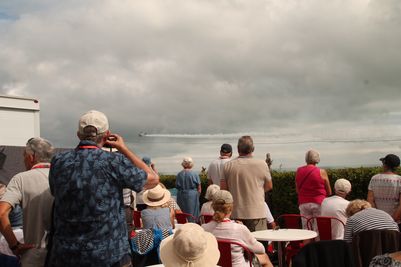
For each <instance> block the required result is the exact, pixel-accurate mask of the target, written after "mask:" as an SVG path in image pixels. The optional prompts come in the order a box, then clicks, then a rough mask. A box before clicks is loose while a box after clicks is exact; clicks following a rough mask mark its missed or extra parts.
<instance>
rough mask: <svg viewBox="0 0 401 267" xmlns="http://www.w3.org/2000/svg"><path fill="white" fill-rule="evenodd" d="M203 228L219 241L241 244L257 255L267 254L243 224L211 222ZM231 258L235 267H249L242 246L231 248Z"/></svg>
mask: <svg viewBox="0 0 401 267" xmlns="http://www.w3.org/2000/svg"><path fill="white" fill-rule="evenodd" d="M201 226H202V228H203V229H204V230H205V231H207V232H209V233H212V234H213V235H214V236H215V237H216V238H217V239H219V238H220V239H229V240H232V241H235V242H238V243H241V244H243V245H244V246H245V247H247V248H248V249H249V250H250V251H252V252H254V253H256V254H262V253H265V248H264V247H263V244H262V243H260V242H258V241H257V240H256V239H255V237H253V235H252V234H251V232H250V231H249V230H248V228H246V226H245V225H243V224H239V223H235V222H234V221H229V222H221V223H218V222H216V221H211V222H209V223H206V224H202V225H201ZM231 256H232V266H233V267H243V266H249V263H246V262H245V258H244V253H243V249H242V248H241V247H240V246H238V245H232V246H231Z"/></svg>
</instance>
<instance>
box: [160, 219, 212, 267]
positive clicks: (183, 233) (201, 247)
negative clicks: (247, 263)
mask: <svg viewBox="0 0 401 267" xmlns="http://www.w3.org/2000/svg"><path fill="white" fill-rule="evenodd" d="M219 258H220V251H219V248H218V246H217V240H216V238H215V237H214V235H212V234H211V233H208V232H206V231H205V230H203V228H202V227H200V226H199V225H197V224H194V223H186V224H184V225H182V226H181V227H180V228H179V229H178V230H177V231H176V232H175V234H174V235H172V236H169V237H167V238H166V239H164V240H163V241H162V242H161V244H160V259H161V261H162V263H163V264H164V266H166V267H208V266H216V264H217V262H218V261H219Z"/></svg>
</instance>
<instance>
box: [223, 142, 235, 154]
mask: <svg viewBox="0 0 401 267" xmlns="http://www.w3.org/2000/svg"><path fill="white" fill-rule="evenodd" d="M220 152H223V153H231V152H233V148H232V147H231V145H230V144H222V145H221V148H220Z"/></svg>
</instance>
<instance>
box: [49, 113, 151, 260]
mask: <svg viewBox="0 0 401 267" xmlns="http://www.w3.org/2000/svg"><path fill="white" fill-rule="evenodd" d="M77 135H78V137H79V139H80V143H79V145H78V146H77V148H76V149H74V150H71V151H67V152H63V153H60V154H57V155H56V156H55V157H54V158H53V160H52V166H51V169H50V175H49V182H50V189H51V192H52V194H53V196H54V233H53V246H52V252H51V257H50V262H49V265H50V266H54V267H57V266H98V267H99V266H108V267H109V266H131V257H130V247H129V243H128V239H127V225H126V223H125V213H124V203H123V190H122V189H123V188H130V189H132V190H134V191H136V192H139V191H141V190H142V188H143V187H144V186H145V187H147V188H150V187H154V186H155V185H156V184H158V183H159V177H158V175H157V174H155V173H154V172H153V171H152V169H151V168H150V167H148V166H147V165H146V164H145V163H144V162H143V161H142V160H141V159H140V158H138V156H136V155H135V154H134V153H133V152H131V151H130V150H129V149H128V148H127V146H126V145H125V143H124V140H123V138H122V137H121V136H119V135H117V134H112V133H110V131H109V123H108V120H107V117H106V116H105V115H104V114H103V113H101V112H99V111H95V110H92V111H89V112H87V113H85V114H84V115H83V116H82V117H81V118H80V120H79V124H78V133H77ZM105 144H106V145H108V146H111V147H113V148H116V149H117V150H118V151H119V152H120V153H108V152H106V151H104V150H102V149H100V148H101V147H103V146H104V145H105Z"/></svg>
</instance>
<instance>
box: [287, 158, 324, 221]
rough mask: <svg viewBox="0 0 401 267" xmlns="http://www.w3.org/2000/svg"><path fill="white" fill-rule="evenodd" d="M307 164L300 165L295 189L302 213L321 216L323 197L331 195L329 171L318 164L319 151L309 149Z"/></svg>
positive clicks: (308, 215) (309, 215)
mask: <svg viewBox="0 0 401 267" xmlns="http://www.w3.org/2000/svg"><path fill="white" fill-rule="evenodd" d="M305 161H306V165H305V166H302V167H299V168H298V169H297V173H296V176H295V185H296V187H295V189H296V191H297V193H298V204H299V211H300V214H301V215H304V216H306V217H308V218H310V217H315V216H320V212H321V207H320V205H321V204H322V201H323V199H324V198H325V197H326V196H330V195H331V187H330V181H329V177H328V176H327V172H326V171H325V170H323V169H319V168H318V167H317V166H316V165H317V164H318V163H319V162H320V155H319V152H317V151H316V150H309V151H308V152H306V155H305Z"/></svg>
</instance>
